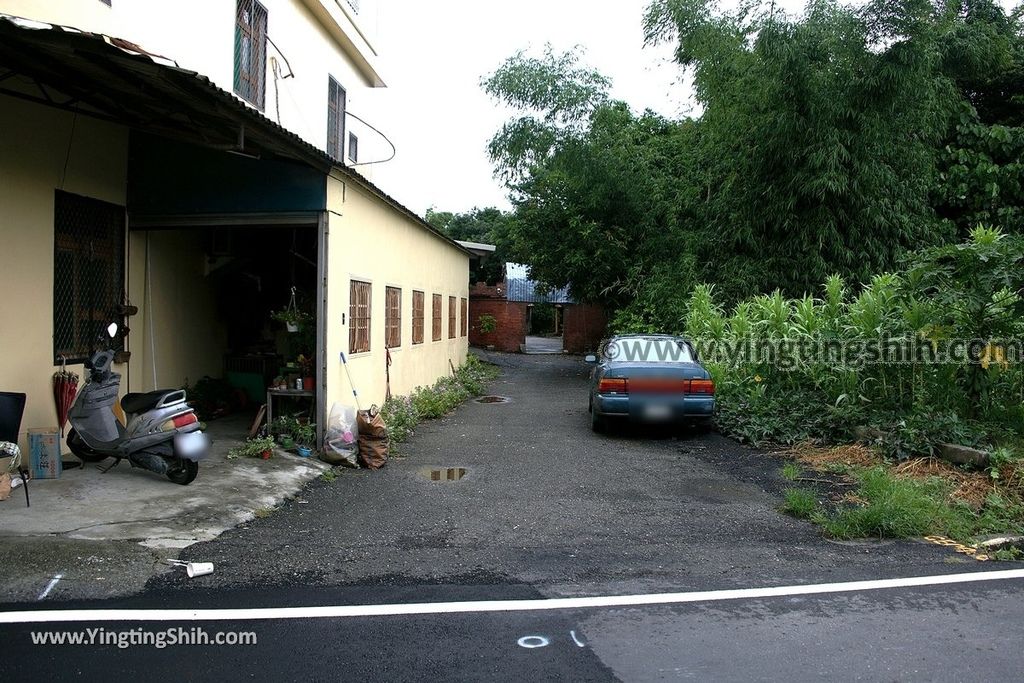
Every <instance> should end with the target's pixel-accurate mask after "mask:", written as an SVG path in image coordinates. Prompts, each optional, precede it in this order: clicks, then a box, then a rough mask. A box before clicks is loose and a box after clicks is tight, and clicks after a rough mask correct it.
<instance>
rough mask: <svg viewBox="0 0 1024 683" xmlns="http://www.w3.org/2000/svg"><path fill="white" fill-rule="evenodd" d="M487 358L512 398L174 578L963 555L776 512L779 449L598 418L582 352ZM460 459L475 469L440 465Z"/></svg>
mask: <svg viewBox="0 0 1024 683" xmlns="http://www.w3.org/2000/svg"><path fill="white" fill-rule="evenodd" d="M493 358H494V359H495V360H496V361H497V362H498V363H500V364H502V365H503V370H504V373H503V376H502V377H501V378H500V379H499V380H498V381H497V382H495V383H494V384H493V385H492V386H491V387H490V391H491V393H493V394H496V395H501V396H504V397H507V398H508V399H509V400H508V401H507V402H502V403H477V402H471V403H469V404H467V405H465V406H463V407H462V408H460V409H459V410H458V411H456V412H455V413H454V414H453V415H451V416H449V417H447V418H445V419H442V420H438V421H435V422H428V423H426V424H425V425H424V426H422V428H421V429H420V431H419V433H418V434H416V435H415V437H413V439H412V440H411V441H410V442H409V443H407V444H405V445H403V446H402V452H403V453H404V455H405V457H404V458H402V459H398V460H395V461H393V462H392V463H391V464H390V465H389V466H388V467H387V468H385V469H384V470H382V471H380V472H376V473H369V472H352V471H346V472H342V474H341V476H340V477H339V479H338V480H337V481H335V482H334V483H331V484H328V483H324V482H314V483H313V484H312V485H311V486H310V487H307V489H306V490H305V491H304V492H303V494H302V495H301V500H296V501H290V502H287V503H285V504H284V506H283V507H282V508H281V509H279V510H278V511H277V512H275V513H274V514H272V515H271V516H270V517H268V518H266V519H259V520H255V521H253V522H252V523H249V524H246V525H244V526H242V527H240V528H237V529H234V530H231V531H228V532H227V533H225V534H223V535H222V536H221V537H220V538H218V539H217V540H216V541H213V542H210V543H200V544H197V545H194V546H191V547H189V548H188V549H186V550H185V551H184V553H183V555H184V557H186V558H188V559H195V560H201V561H212V562H214V563H216V564H217V565H218V571H217V573H216V574H215V575H214V576H212V577H204V579H203V580H202V582H198V583H197V582H191V583H187V580H185V579H182V578H181V577H180V575H175V576H174V578H172V579H171V580H172V582H175V583H179V584H182V585H185V584H186V583H187V586H188V587H196V586H200V585H202V586H224V587H228V586H235V587H242V586H252V585H260V586H270V585H294V584H295V583H296V582H298V583H300V584H315V585H321V586H323V585H366V584H372V585H415V584H423V583H441V584H473V585H479V584H489V585H494V584H527V585H529V586H531V587H532V588H534V589H536V590H539V591H540V592H541V593H542V594H544V595H548V596H573V595H583V594H595V593H603V592H614V593H624V592H644V591H675V590H688V589H694V588H700V589H707V588H724V587H736V586H750V585H758V586H763V585H771V584H785V583H801V582H812V581H815V580H822V581H824V580H828V581H834V580H839V579H840V578H842V579H844V580H846V579H856V578H879V577H884V576H893V575H898V574H900V573H901V572H906V571H908V566H913V567H914V568H915V569H916V570H918V571H922V572H927V571H931V570H935V571H938V572H941V571H948V570H949V568H950V567H949V565H948V564H945V563H946V562H949V561H958V558H956V557H955V556H954V554H952V553H949V552H945V551H943V550H941V549H939V548H936V547H934V546H929V545H924V544H918V543H910V542H906V543H871V542H868V543H857V544H850V545H840V544H836V543H831V542H828V541H826V540H824V539H823V538H822V537H821V535H820V534H819V532H818V530H817V529H816V528H815V527H813V526H812V525H810V524H808V523H806V522H801V521H798V520H795V519H792V518H790V517H787V516H785V515H783V514H780V513H779V512H778V511H777V507H778V506H779V504H780V503H781V496H780V492H781V490H783V489H784V488H786V487H787V486H788V485H789V484H788V482H786V481H785V480H784V479H783V478H782V477H781V475H780V474H779V468H780V463H779V462H778V461H777V460H775V459H773V458H772V457H770V456H767V455H764V454H761V453H758V452H756V451H753V450H750V449H748V448H745V447H742V446H739V445H737V444H736V443H735V442H733V441H731V440H729V439H726V438H724V437H722V436H719V435H717V434H710V435H703V436H696V435H693V436H683V437H680V438H668V437H660V438H650V436H649V435H647V434H643V433H624V434H619V435H615V436H611V437H608V436H602V435H597V434H594V433H593V432H591V430H590V426H589V419H588V415H587V411H586V404H587V401H586V382H587V381H586V378H587V375H588V372H589V367H588V366H587V365H586V364H584V363H583V362H582V361H581V360H580V359H579V358H575V357H563V356H521V355H495V356H493ZM458 468H463V469H465V476H464V477H463V478H461V479H458V480H449V479H447V476H448V474H447V471H448V469H455V470H457V469H458ZM432 471H438V472H439V473H440V474H439V475H435V476H439V477H440V479H441V480H440V481H432V480H431V478H430V474H431V472H432ZM972 566H973V565H971V564H966V563H965V564H963V565H962V567H964V568H970V567H972ZM155 585H157V584H154V586H155ZM160 585H163V584H160Z"/></svg>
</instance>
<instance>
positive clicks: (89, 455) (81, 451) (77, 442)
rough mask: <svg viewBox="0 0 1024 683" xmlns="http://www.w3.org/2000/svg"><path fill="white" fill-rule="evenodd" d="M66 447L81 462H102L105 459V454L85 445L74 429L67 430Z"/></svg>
mask: <svg viewBox="0 0 1024 683" xmlns="http://www.w3.org/2000/svg"><path fill="white" fill-rule="evenodd" d="M68 448H70V449H71V452H72V453H74V454H75V456H76V457H77V458H78V459H79V460H81V461H82V462H102V461H103V460H106V459H107V456H105V455H103V454H102V453H100V452H98V451H94V450H93V449H91V448H89V447H88V446H86V445H85V442H84V441H82V437H80V436H79V435H78V432H76V431H75V430H74V429H72V430H71V431H70V432H68Z"/></svg>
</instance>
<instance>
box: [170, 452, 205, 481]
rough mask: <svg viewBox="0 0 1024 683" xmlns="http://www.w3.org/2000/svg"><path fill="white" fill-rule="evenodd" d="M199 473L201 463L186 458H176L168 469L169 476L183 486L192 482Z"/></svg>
mask: <svg viewBox="0 0 1024 683" xmlns="http://www.w3.org/2000/svg"><path fill="white" fill-rule="evenodd" d="M198 474H199V463H197V462H196V461H195V460H185V459H184V458H176V459H175V460H174V461H172V462H171V463H170V467H169V468H168V470H167V478H168V479H170V480H171V481H173V482H174V483H175V484H181V485H182V486H186V485H188V484H191V483H192V481H193V480H194V479H195V478H196V476H197V475H198Z"/></svg>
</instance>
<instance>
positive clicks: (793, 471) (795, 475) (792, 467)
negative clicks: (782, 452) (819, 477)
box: [782, 462, 803, 481]
mask: <svg viewBox="0 0 1024 683" xmlns="http://www.w3.org/2000/svg"><path fill="white" fill-rule="evenodd" d="M801 474H803V470H802V469H800V466H799V465H797V464H796V463H794V462H787V463H786V464H785V465H783V466H782V478H783V479H788V480H789V481H796V480H797V479H799V478H800V475H801Z"/></svg>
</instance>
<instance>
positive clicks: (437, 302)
mask: <svg viewBox="0 0 1024 683" xmlns="http://www.w3.org/2000/svg"><path fill="white" fill-rule="evenodd" d="M431 313H432V314H433V317H434V319H433V329H432V330H431V332H433V339H434V341H441V295H440V294H435V295H434V309H433V310H432V311H431Z"/></svg>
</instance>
